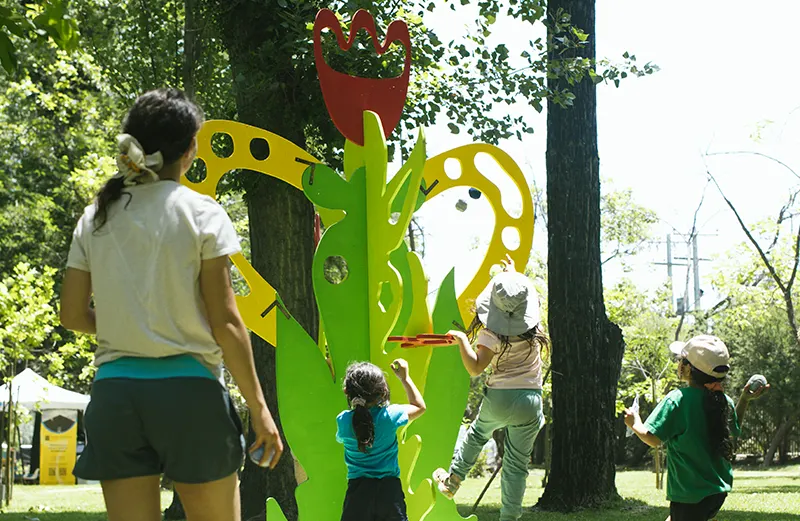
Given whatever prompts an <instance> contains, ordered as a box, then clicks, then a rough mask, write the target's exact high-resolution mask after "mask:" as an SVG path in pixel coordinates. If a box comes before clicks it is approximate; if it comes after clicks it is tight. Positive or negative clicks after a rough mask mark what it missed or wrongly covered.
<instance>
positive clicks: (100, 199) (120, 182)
mask: <svg viewBox="0 0 800 521" xmlns="http://www.w3.org/2000/svg"><path fill="white" fill-rule="evenodd" d="M123 188H125V180H124V179H123V178H121V177H112V178H111V179H109V180H108V181H106V184H105V185H103V188H101V189H100V191H99V192H98V193H97V198H96V201H95V204H96V206H97V208H96V209H95V212H94V230H95V231H97V230H99V229H100V228H102V227H103V226H105V224H106V223H107V222H108V209H109V208H111V205H112V204H113V203H115V202H117V201H119V200H120V199H122V196H123V195H127V196H128V202H130V200H131V194H130V193H128V192H125V191H124V190H123ZM126 206H127V203H126Z"/></svg>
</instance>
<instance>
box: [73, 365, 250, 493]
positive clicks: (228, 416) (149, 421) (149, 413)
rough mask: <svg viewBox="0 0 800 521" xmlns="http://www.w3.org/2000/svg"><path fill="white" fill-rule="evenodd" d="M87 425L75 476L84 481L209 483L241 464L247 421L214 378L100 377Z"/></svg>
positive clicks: (94, 386)
mask: <svg viewBox="0 0 800 521" xmlns="http://www.w3.org/2000/svg"><path fill="white" fill-rule="evenodd" d="M84 420H85V421H84V423H85V426H86V441H87V445H86V448H85V449H84V451H83V453H82V454H81V456H80V458H79V459H78V462H77V463H76V465H75V471H74V474H75V475H76V476H77V477H79V478H82V479H86V480H100V481H105V480H113V479H124V478H133V477H141V476H152V475H158V474H165V475H166V476H167V477H168V478H170V479H172V480H173V481H177V482H178V483H208V482H210V481H216V480H219V479H222V478H225V477H227V476H230V475H231V474H233V473H234V472H236V471H238V470H239V469H240V468H241V466H242V462H243V458H244V436H243V433H242V424H241V421H240V420H239V416H238V415H237V413H236V410H235V409H234V407H233V403H232V402H231V400H230V397H229V396H228V393H227V391H226V390H225V389H224V388H223V387H222V385H220V383H219V382H218V381H216V380H212V379H210V378H164V379H158V380H142V379H123V378H112V379H107V380H98V381H96V382H95V383H94V385H93V386H92V399H91V402H89V407H88V408H87V409H86V415H85V418H84Z"/></svg>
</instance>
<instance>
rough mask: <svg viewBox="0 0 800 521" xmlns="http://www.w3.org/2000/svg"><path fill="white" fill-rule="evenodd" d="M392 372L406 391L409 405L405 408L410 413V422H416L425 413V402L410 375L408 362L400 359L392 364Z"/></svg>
mask: <svg viewBox="0 0 800 521" xmlns="http://www.w3.org/2000/svg"><path fill="white" fill-rule="evenodd" d="M392 371H394V374H395V375H396V376H397V378H399V379H400V382H402V384H403V388H404V389H405V390H406V396H408V405H406V406H405V407H406V413H408V419H409V421H410V420H416V419H417V418H419V417H420V416H422V413H424V412H425V400H424V399H423V398H422V393H420V392H419V389H417V386H416V385H414V381H413V380H412V379H411V377H410V376H409V375H408V362H406V361H405V360H403V359H402V358H398V359H397V360H395V361H394V362H392Z"/></svg>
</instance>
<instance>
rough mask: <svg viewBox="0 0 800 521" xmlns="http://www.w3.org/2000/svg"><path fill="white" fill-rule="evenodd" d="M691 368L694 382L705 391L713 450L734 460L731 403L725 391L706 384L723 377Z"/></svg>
mask: <svg viewBox="0 0 800 521" xmlns="http://www.w3.org/2000/svg"><path fill="white" fill-rule="evenodd" d="M691 369H692V374H691V378H692V382H693V383H695V384H697V385H699V386H701V387H702V389H703V393H704V396H703V410H704V411H705V413H706V422H707V424H708V441H709V444H710V447H711V451H712V453H713V454H714V455H716V456H718V457H720V458H724V459H726V460H728V461H733V458H734V450H733V440H732V439H731V427H730V419H731V405H730V403H729V402H728V398H727V397H726V396H725V393H724V392H723V391H718V390H711V389H709V388H708V387H706V384H714V383H717V382H720V381H722V379H720V378H715V377H713V376H710V375H707V374H705V373H704V372H702V371H700V370H699V369H697V368H695V367H694V366H691Z"/></svg>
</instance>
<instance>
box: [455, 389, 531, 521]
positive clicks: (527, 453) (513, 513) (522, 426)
mask: <svg viewBox="0 0 800 521" xmlns="http://www.w3.org/2000/svg"><path fill="white" fill-rule="evenodd" d="M543 425H544V414H542V391H541V390H540V389H488V390H487V391H486V396H485V398H484V399H483V403H482V404H481V408H480V411H479V412H478V417H477V418H476V419H475V421H474V422H472V425H470V427H469V429H468V430H467V435H466V437H465V438H464V439H463V440H462V441H461V442H460V443H459V444H458V447H456V451H455V454H454V456H453V462H452V463H451V464H450V472H451V473H452V474H455V475H456V476H458V477H460V478H461V479H464V478H465V477H466V475H467V473H468V472H469V470H470V469H471V468H472V466H473V465H474V464H475V461H477V459H478V455H480V453H481V449H483V446H484V445H485V444H486V442H488V441H489V439H491V437H492V432H494V431H495V430H497V429H502V428H505V429H506V441H505V454H504V456H503V470H502V473H501V480H502V481H501V494H502V508H501V509H500V521H512V520H516V519H519V518H520V516H522V497H523V496H524V495H525V480H526V478H527V477H528V462H529V461H530V459H531V452H533V443H534V441H535V440H536V435H537V434H538V433H539V429H541V428H542V426H543Z"/></svg>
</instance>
